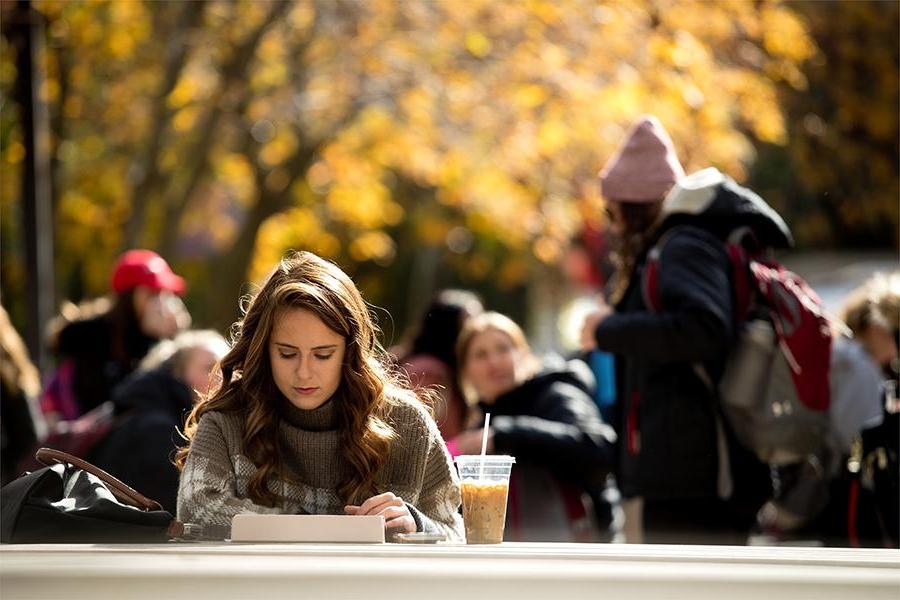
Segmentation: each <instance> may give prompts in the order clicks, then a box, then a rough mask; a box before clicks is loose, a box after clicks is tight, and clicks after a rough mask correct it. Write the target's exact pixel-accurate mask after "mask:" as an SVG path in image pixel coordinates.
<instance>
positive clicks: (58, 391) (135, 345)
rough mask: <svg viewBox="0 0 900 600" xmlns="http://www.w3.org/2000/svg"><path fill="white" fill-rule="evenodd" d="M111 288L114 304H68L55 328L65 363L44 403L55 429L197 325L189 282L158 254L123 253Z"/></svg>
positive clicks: (98, 401) (53, 336) (60, 356)
mask: <svg viewBox="0 0 900 600" xmlns="http://www.w3.org/2000/svg"><path fill="white" fill-rule="evenodd" d="M111 287H112V291H113V296H112V298H111V299H106V298H103V299H99V300H95V301H93V302H90V303H86V304H83V305H81V306H80V307H75V306H73V305H68V306H66V307H64V309H63V311H62V314H61V315H60V316H59V317H57V319H56V320H55V322H54V323H51V326H50V328H51V330H53V332H52V333H51V335H50V344H51V347H52V349H53V350H54V352H55V353H56V355H57V356H58V359H59V362H58V365H57V368H56V371H55V372H54V373H53V375H52V377H51V378H50V380H49V382H48V384H47V387H46V389H45V391H44V395H43V397H42V398H41V408H42V410H43V411H44V414H45V415H46V417H47V420H48V422H49V424H50V426H51V429H54V428H56V427H55V426H56V423H58V422H60V421H72V420H74V419H77V418H78V417H80V416H81V415H83V414H85V413H87V412H89V411H91V410H92V409H95V408H97V407H99V406H101V405H102V404H104V403H105V402H107V401H108V400H109V399H110V394H111V392H112V389H113V388H114V387H115V386H116V384H118V383H119V382H121V381H122V380H123V379H124V378H125V377H127V376H128V375H129V374H130V373H131V372H132V371H134V370H135V368H137V366H138V363H139V362H140V361H141V359H142V358H144V356H145V355H146V354H147V352H148V351H149V350H150V348H151V347H152V346H153V345H154V344H155V343H156V342H158V341H159V340H162V339H168V338H172V337H174V336H175V334H176V333H178V332H179V331H180V330H182V329H185V328H186V327H188V326H189V325H190V322H191V318H190V315H189V314H188V312H187V310H186V309H185V307H184V304H183V303H182V302H181V299H180V298H179V296H180V295H181V294H183V293H184V290H185V282H184V279H182V278H181V277H179V276H178V275H176V274H175V273H173V272H172V269H171V268H170V267H169V264H168V263H167V262H166V261H165V260H164V259H163V258H162V257H161V256H159V255H158V254H156V253H155V252H153V251H151V250H129V251H127V252H125V253H124V254H122V255H121V256H120V257H119V259H118V261H117V262H116V265H115V268H114V269H113V272H112V277H111Z"/></svg>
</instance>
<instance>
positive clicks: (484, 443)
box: [478, 413, 491, 481]
mask: <svg viewBox="0 0 900 600" xmlns="http://www.w3.org/2000/svg"><path fill="white" fill-rule="evenodd" d="M490 426H491V413H486V414H485V416H484V429H483V430H482V434H481V473H479V475H478V480H479V481H484V455H485V454H486V453H487V436H488V427H490Z"/></svg>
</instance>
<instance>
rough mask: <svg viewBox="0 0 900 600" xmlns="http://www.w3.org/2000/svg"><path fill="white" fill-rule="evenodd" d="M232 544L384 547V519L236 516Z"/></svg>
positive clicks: (323, 516)
mask: <svg viewBox="0 0 900 600" xmlns="http://www.w3.org/2000/svg"><path fill="white" fill-rule="evenodd" d="M231 541H232V542H342V543H346V542H350V543H359V544H383V543H384V517H383V516H381V515H378V516H371V515H366V516H354V515H254V514H250V513H246V514H240V515H235V517H234V518H233V519H232V521H231Z"/></svg>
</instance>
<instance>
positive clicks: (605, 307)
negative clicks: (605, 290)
mask: <svg viewBox="0 0 900 600" xmlns="http://www.w3.org/2000/svg"><path fill="white" fill-rule="evenodd" d="M611 314H613V308H612V307H611V306H610V305H609V304H607V303H606V300H604V299H603V296H600V297H599V298H598V299H597V308H596V309H594V310H593V311H592V312H590V313H589V314H588V315H587V316H586V317H585V318H584V323H583V324H582V326H581V349H582V350H584V351H585V352H587V351H589V350H593V349H594V348H596V347H597V339H596V337H595V335H596V332H597V326H598V325H600V323H602V322H603V321H605V320H606V318H607V317H608V316H610V315H611Z"/></svg>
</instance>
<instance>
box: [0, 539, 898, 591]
mask: <svg viewBox="0 0 900 600" xmlns="http://www.w3.org/2000/svg"><path fill="white" fill-rule="evenodd" d="M288 597H291V598H298V597H305V598H329V599H331V598H336V599H339V598H365V599H367V600H375V599H379V598H390V599H391V600H396V599H397V598H416V599H417V600H440V599H443V598H447V599H452V600H474V599H476V598H491V599H492V600H493V599H501V598H514V599H515V600H527V599H530V598H540V599H542V600H562V599H568V598H590V599H592V600H610V599H614V598H628V599H630V600H635V599H641V598H654V599H655V598H672V599H679V598H684V599H689V600H698V599H700V598H716V599H719V598H721V599H733V598H738V599H739V598H752V599H753V600H775V599H777V598H790V599H792V600H800V599H805V598H809V599H815V600H827V599H829V598H840V599H846V598H865V599H872V600H874V599H878V598H886V599H890V600H898V599H900V551H897V550H862V549H860V550H855V549H836V548H786V547H776V548H767V547H715V546H651V545H647V546H636V545H611V544H510V543H507V544H502V545H499V546H450V545H436V546H426V545H417V546H408V545H397V544H386V545H326V544H277V545H276V544H230V543H215V544H210V543H182V544H175V543H172V544H164V545H91V544H84V545H81V544H79V545H76V544H72V545H63V544H60V545H50V544H48V545H4V546H0V598H2V599H3V600H17V599H20V598H21V599H23V600H24V599H28V600H38V599H43V598H66V599H71V600H77V599H79V598H92V599H93V598H101V599H102V598H109V599H116V600H121V599H123V598H153V599H162V600H174V599H178V598H191V599H192V600H198V599H200V598H217V599H218V598H264V599H274V598H288Z"/></svg>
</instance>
